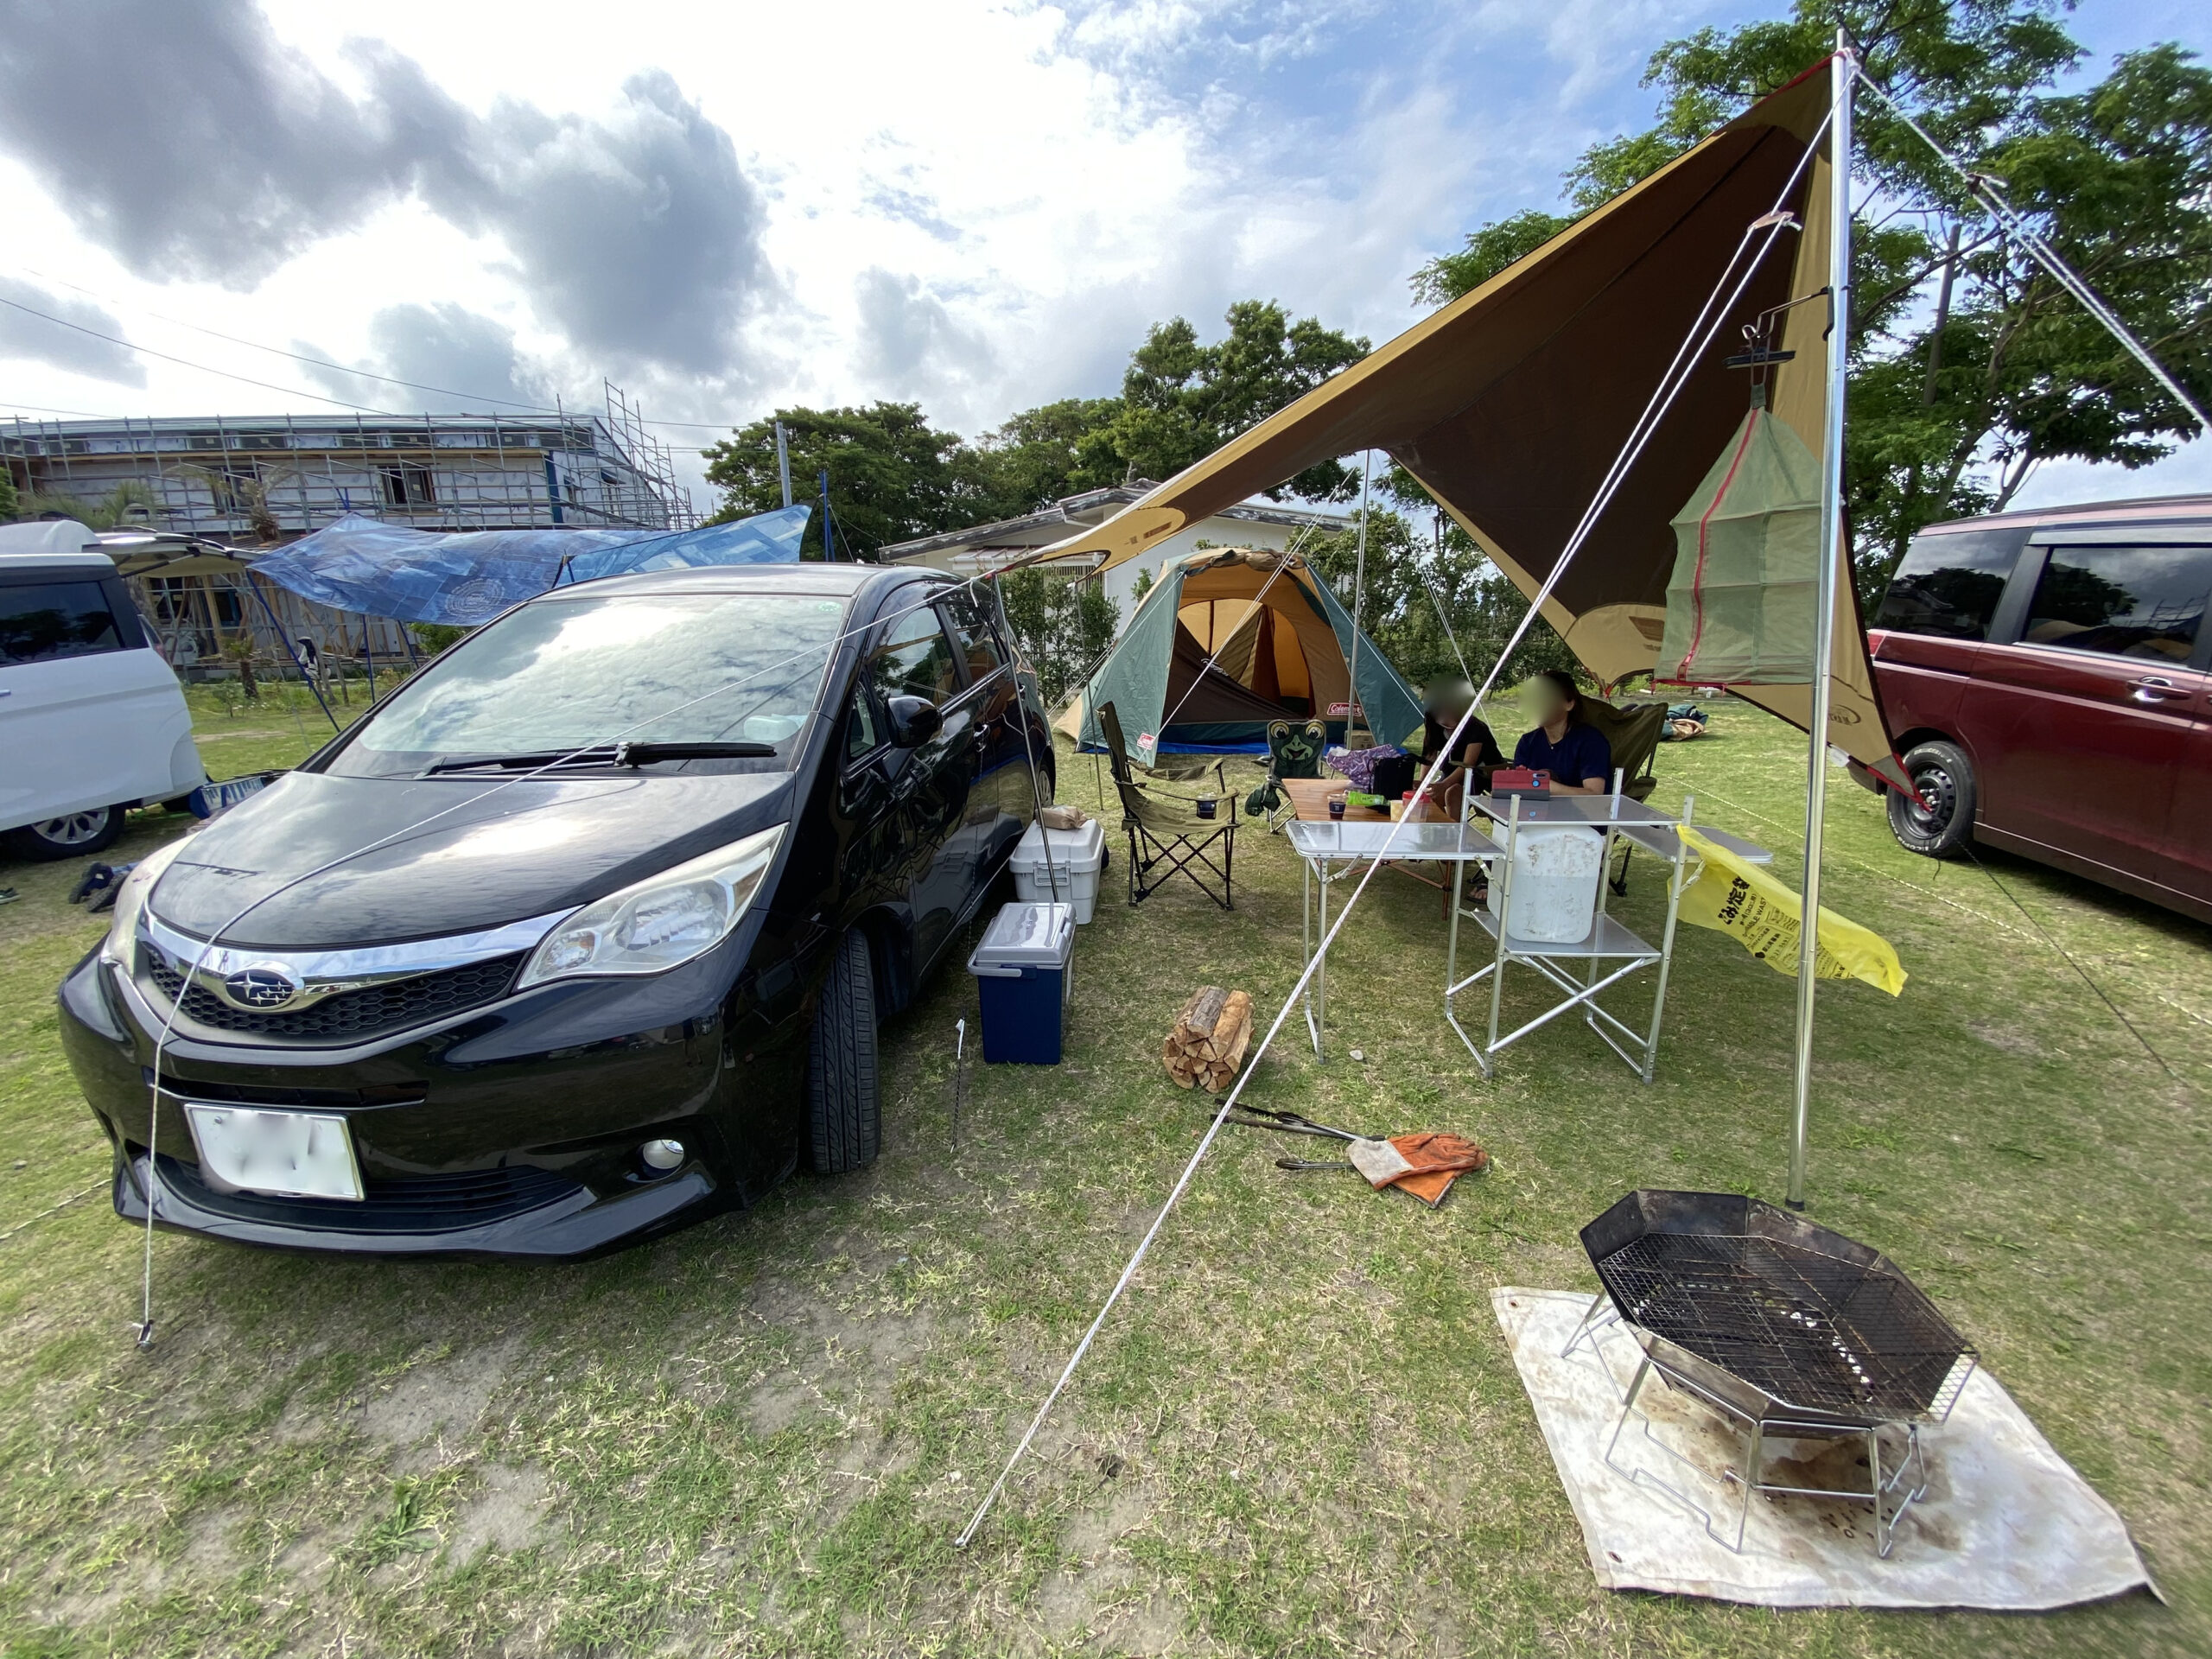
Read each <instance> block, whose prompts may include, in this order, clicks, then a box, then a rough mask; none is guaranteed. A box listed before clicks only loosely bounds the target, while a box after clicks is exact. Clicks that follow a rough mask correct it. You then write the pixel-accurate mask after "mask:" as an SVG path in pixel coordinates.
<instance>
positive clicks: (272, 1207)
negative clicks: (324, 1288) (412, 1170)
mask: <svg viewBox="0 0 2212 1659" xmlns="http://www.w3.org/2000/svg"><path fill="white" fill-rule="evenodd" d="M161 1170H162V1185H165V1186H167V1187H168V1188H170V1189H171V1190H172V1191H174V1192H177V1193H179V1194H180V1195H181V1196H183V1197H185V1198H189V1199H190V1200H191V1201H192V1203H194V1205H198V1206H200V1208H202V1209H207V1210H213V1211H218V1212H219V1213H220V1214H223V1215H227V1216H231V1217H235V1218H236V1219H238V1220H239V1221H254V1222H264V1223H268V1224H273V1225H277V1226H285V1227H302V1228H316V1227H321V1228H329V1229H334V1230H339V1231H343V1232H354V1233H414V1232H440V1231H449V1230H454V1229H456V1228H461V1227H481V1226H484V1225H486V1224H488V1223H491V1222H495V1221H504V1220H505V1219H506V1218H507V1217H510V1216H518V1215H522V1214H524V1213H525V1212H526V1211H531V1210H537V1209H540V1208H542V1207H543V1206H544V1205H549V1204H554V1203H557V1202H559V1201H560V1200H561V1199H563V1198H569V1196H571V1195H572V1194H574V1193H576V1192H581V1191H582V1190H583V1189H582V1187H581V1186H580V1185H578V1183H576V1182H575V1181H572V1180H570V1179H569V1178H568V1177H567V1176H565V1175H559V1174H556V1173H554V1172H553V1171H551V1170H550V1169H539V1168H537V1167H536V1166H533V1165H529V1164H510V1165H506V1166H503V1167H501V1168H498V1169H477V1170H466V1171H462V1172H461V1173H456V1174H451V1175H413V1176H408V1177H406V1178H404V1179H398V1180H370V1181H365V1182H364V1183H363V1184H362V1198H361V1201H360V1202H359V1203H356V1202H354V1201H353V1200H352V1199H349V1198H276V1197H272V1196H270V1195H269V1194H266V1193H261V1192H219V1191H217V1190H216V1189H215V1188H214V1187H213V1186H210V1185H208V1184H207V1180H206V1179H205V1178H204V1177H203V1176H202V1175H201V1174H200V1168H199V1166H198V1165H196V1164H188V1163H186V1162H184V1161H183V1160H181V1159H175V1158H172V1157H170V1156H169V1155H168V1154H167V1153H163V1154H161Z"/></svg>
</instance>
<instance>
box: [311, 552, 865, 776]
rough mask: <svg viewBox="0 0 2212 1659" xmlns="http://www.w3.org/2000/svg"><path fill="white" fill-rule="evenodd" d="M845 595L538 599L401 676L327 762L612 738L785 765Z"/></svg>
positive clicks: (354, 768) (356, 768)
mask: <svg viewBox="0 0 2212 1659" xmlns="http://www.w3.org/2000/svg"><path fill="white" fill-rule="evenodd" d="M844 611H845V606H844V601H842V600H836V599H830V598H827V597H823V596H819V595H813V594H760V593H749V594H746V593H741V594H620V595H609V596H607V597H606V598H590V597H580V598H576V599H566V598H563V599H542V600H537V601H532V602H531V603H530V604H528V605H525V606H524V607H521V608H520V609H518V610H516V611H514V612H512V613H509V614H508V615H507V616H506V617H505V618H503V619H502V620H499V621H498V622H495V623H493V624H492V625H491V626H489V627H486V628H484V629H481V630H480V631H479V632H477V633H476V634H475V635H474V637H472V638H471V639H468V640H467V641H465V642H464V643H463V644H461V645H457V646H455V647H454V649H453V650H452V651H450V652H448V653H447V654H446V655H444V656H443V657H441V658H438V660H437V661H436V662H435V663H433V664H430V666H429V667H428V668H426V669H424V670H423V671H422V672H421V673H420V674H418V675H416V677H414V678H413V679H411V680H410V681H408V683H406V684H405V685H404V686H402V687H401V688H400V689H399V690H398V691H397V692H396V693H394V694H393V695H392V696H391V698H390V699H389V700H388V701H386V702H385V705H384V707H383V708H382V709H379V710H378V711H377V713H375V714H374V715H371V716H369V718H368V719H367V720H366V721H363V722H362V724H361V725H360V726H359V728H357V733H358V734H357V735H356V736H355V737H354V739H353V741H352V742H350V743H348V744H347V745H346V747H345V748H344V749H343V750H341V751H340V753H339V754H338V755H337V756H336V757H335V758H334V760H333V761H332V762H331V765H330V768H329V769H330V770H331V771H332V772H336V773H338V774H340V775H341V776H356V777H360V776H370V777H390V776H396V775H404V774H407V773H412V772H420V771H423V770H426V769H427V768H428V767H429V766H434V765H441V764H446V763H449V762H452V761H454V760H467V759H469V758H472V757H496V756H509V755H528V754H532V753H539V752H543V751H558V752H564V753H565V752H567V751H569V750H573V749H583V748H590V747H597V746H600V745H603V744H608V743H613V742H615V741H620V740H623V739H629V740H633V741H640V742H647V743H714V742H749V743H766V744H769V745H772V746H773V747H774V749H775V751H776V753H775V754H774V755H773V756H772V757H762V758H758V759H755V758H749V757H747V758H741V757H731V758H727V759H723V758H715V759H709V760H690V761H686V762H683V766H686V767H688V768H689V769H690V770H693V771H700V772H715V771H721V772H759V771H764V770H768V769H772V768H777V767H782V766H789V765H790V764H791V761H792V760H793V759H794V758H795V757H796V753H797V750H798V737H799V734H800V733H801V732H802V731H803V730H804V728H805V725H806V722H807V719H808V717H809V715H811V714H812V712H813V709H814V702H815V697H816V695H817V690H818V689H819V687H820V685H821V683H822V677H823V671H824V670H825V669H826V668H827V666H828V664H829V659H830V658H831V657H832V656H833V655H834V654H835V647H836V643H837V640H838V639H839V638H840V637H841V636H840V632H839V630H840V626H841V625H842V621H843V618H844Z"/></svg>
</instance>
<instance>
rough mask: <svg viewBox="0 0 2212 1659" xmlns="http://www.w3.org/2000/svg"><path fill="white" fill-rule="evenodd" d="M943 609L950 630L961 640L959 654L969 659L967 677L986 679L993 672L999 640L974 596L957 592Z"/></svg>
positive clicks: (996, 662)
mask: <svg viewBox="0 0 2212 1659" xmlns="http://www.w3.org/2000/svg"><path fill="white" fill-rule="evenodd" d="M944 608H945V610H946V611H947V612H948V613H950V616H951V618H952V632H953V634H954V636H955V637H956V638H957V639H958V640H959V641H960V651H961V655H962V656H963V657H965V658H967V659H968V677H969V680H971V681H973V680H981V679H986V678H988V677H989V676H991V675H993V674H995V673H996V672H997V671H998V670H999V664H1000V660H1001V659H1000V657H999V645H998V640H997V639H996V637H995V635H993V633H992V632H991V626H990V624H989V623H988V621H986V620H984V613H983V607H982V606H981V605H980V604H978V603H977V602H976V598H975V596H974V595H973V594H954V595H953V597H952V598H951V599H950V600H949V601H946V604H945V607H944Z"/></svg>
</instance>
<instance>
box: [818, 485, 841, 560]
mask: <svg viewBox="0 0 2212 1659" xmlns="http://www.w3.org/2000/svg"><path fill="white" fill-rule="evenodd" d="M822 556H823V558H824V559H825V560H828V561H829V562H830V563H836V558H837V543H836V538H835V537H834V535H833V533H832V531H831V528H830V524H829V468H828V467H823V469H822Z"/></svg>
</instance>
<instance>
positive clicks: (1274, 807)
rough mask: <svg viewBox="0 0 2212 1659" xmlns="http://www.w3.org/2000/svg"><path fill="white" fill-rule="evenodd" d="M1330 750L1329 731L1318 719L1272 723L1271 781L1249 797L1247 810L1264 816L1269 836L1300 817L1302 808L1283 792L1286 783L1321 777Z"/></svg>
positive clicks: (1269, 726)
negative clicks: (1298, 779)
mask: <svg viewBox="0 0 2212 1659" xmlns="http://www.w3.org/2000/svg"><path fill="white" fill-rule="evenodd" d="M1328 747H1329V728H1327V727H1326V726H1325V725H1324V724H1322V723H1321V721H1318V720H1307V721H1300V722H1299V723H1298V724H1296V725H1293V724H1292V723H1291V722H1290V721H1287V720H1277V721H1269V722H1268V780H1267V782H1265V783H1264V784H1262V785H1260V786H1259V787H1258V788H1257V789H1255V790H1254V791H1252V793H1251V794H1250V795H1249V797H1247V798H1246V799H1245V802H1244V810H1245V811H1246V812H1248V813H1249V814H1250V815H1251V816H1252V817H1255V818H1256V817H1265V818H1266V819H1267V821H1268V834H1269V835H1273V834H1274V832H1275V831H1276V830H1278V829H1281V828H1282V827H1283V825H1284V824H1286V823H1289V822H1290V820H1291V819H1293V818H1294V817H1297V816H1298V808H1297V807H1296V806H1295V805H1294V804H1293V803H1292V802H1291V800H1290V798H1289V797H1288V796H1287V795H1286V794H1285V793H1284V792H1283V788H1282V780H1283V779H1286V778H1319V776H1320V775H1321V759H1322V756H1323V755H1324V754H1325V753H1327V752H1328Z"/></svg>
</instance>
